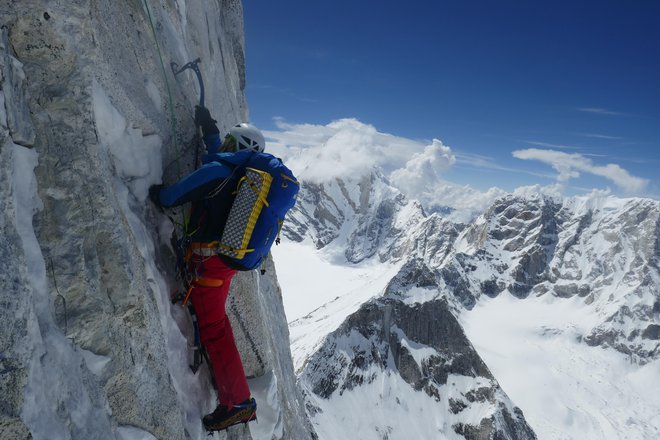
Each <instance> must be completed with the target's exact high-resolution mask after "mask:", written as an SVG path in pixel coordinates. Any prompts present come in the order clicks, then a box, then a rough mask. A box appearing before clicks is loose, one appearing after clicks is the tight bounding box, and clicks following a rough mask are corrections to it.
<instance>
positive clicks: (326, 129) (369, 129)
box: [264, 119, 505, 221]
mask: <svg viewBox="0 0 660 440" xmlns="http://www.w3.org/2000/svg"><path fill="white" fill-rule="evenodd" d="M275 122H276V125H277V127H278V129H279V130H278V131H264V135H265V136H266V139H267V144H268V151H270V152H272V153H273V154H274V155H276V156H279V157H281V158H282V159H283V160H285V162H286V163H287V165H288V166H289V167H291V169H292V170H293V171H294V173H295V174H296V176H298V178H300V179H301V180H303V181H308V182H315V183H323V182H326V181H329V180H331V179H334V178H337V177H340V178H351V177H360V176H362V175H364V174H366V173H371V171H372V170H373V168H374V167H378V168H379V169H380V170H381V171H382V172H383V173H384V174H385V176H386V177H387V178H388V179H389V180H390V182H391V184H392V185H393V186H395V187H396V188H398V189H399V190H400V191H401V192H402V193H403V194H405V195H406V196H407V197H408V198H411V199H417V200H419V201H420V202H421V203H422V204H423V206H424V207H425V208H426V209H427V210H431V211H432V210H435V209H441V208H446V207H451V208H454V209H456V210H457V212H456V213H455V214H454V216H453V217H454V219H455V220H459V221H467V220H468V218H469V217H470V216H471V215H473V214H474V213H477V212H480V211H481V210H483V209H485V208H486V207H487V206H488V205H489V204H490V203H492V202H493V201H494V200H495V198H497V197H499V196H501V195H503V194H505V192H504V191H503V190H501V189H497V188H493V189H491V190H489V191H487V192H480V191H478V190H476V189H474V188H471V187H469V186H465V185H457V184H454V183H451V182H448V181H446V180H445V179H444V178H443V175H444V174H446V173H447V171H449V170H450V169H451V168H452V167H453V166H454V164H455V163H456V156H455V154H454V152H453V151H452V149H451V148H450V147H448V146H446V145H444V144H443V143H442V142H441V141H440V140H438V139H433V140H432V141H431V143H430V144H429V143H427V142H422V141H416V140H412V139H407V138H403V137H399V136H394V135H391V134H387V133H381V132H379V131H378V130H376V128H375V127H374V126H372V125H369V124H364V123H362V122H360V121H358V120H356V119H339V120H336V121H333V122H331V123H329V124H327V125H313V124H290V123H287V122H285V121H284V120H283V119H276V120H275Z"/></svg>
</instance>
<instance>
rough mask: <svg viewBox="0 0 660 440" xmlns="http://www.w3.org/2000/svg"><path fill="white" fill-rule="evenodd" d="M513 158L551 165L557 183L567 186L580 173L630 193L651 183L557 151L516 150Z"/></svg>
mask: <svg viewBox="0 0 660 440" xmlns="http://www.w3.org/2000/svg"><path fill="white" fill-rule="evenodd" d="M512 154H513V157H516V158H518V159H522V160H538V161H540V162H543V163H546V164H548V165H550V166H551V167H552V168H553V169H554V170H555V171H557V173H559V174H558V175H557V181H558V182H559V183H560V184H565V183H566V182H568V181H569V180H571V179H575V178H578V177H580V173H589V174H593V175H596V176H600V177H604V178H605V179H608V180H610V181H612V182H613V183H614V184H615V185H617V186H618V187H619V188H621V189H622V190H624V191H626V192H629V193H636V192H641V191H643V190H644V188H646V186H647V185H648V183H649V181H648V180H647V179H642V178H640V177H635V176H633V175H631V174H630V173H629V172H628V171H626V170H625V169H623V168H621V167H620V166H619V165H616V164H611V163H610V164H607V165H596V164H594V163H593V161H592V160H591V159H589V158H588V157H585V156H583V155H582V154H578V153H565V152H563V151H556V150H542V149H538V148H529V149H526V150H516V151H514V152H513V153H512Z"/></svg>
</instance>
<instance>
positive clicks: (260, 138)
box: [229, 123, 266, 153]
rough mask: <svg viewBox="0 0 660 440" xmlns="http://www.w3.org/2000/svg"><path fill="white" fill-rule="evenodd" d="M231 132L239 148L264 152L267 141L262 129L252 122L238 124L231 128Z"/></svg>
mask: <svg viewBox="0 0 660 440" xmlns="http://www.w3.org/2000/svg"><path fill="white" fill-rule="evenodd" d="M229 134H230V135H231V136H232V137H233V138H234V139H236V143H237V144H238V150H239V151H240V150H252V151H257V152H259V153H263V151H264V147H265V146H266V141H265V140H264V135H263V134H261V131H259V129H258V128H257V127H255V126H254V125H252V124H246V123H242V124H238V125H234V126H233V127H232V128H230V129H229Z"/></svg>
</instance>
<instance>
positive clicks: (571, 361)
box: [460, 292, 660, 440]
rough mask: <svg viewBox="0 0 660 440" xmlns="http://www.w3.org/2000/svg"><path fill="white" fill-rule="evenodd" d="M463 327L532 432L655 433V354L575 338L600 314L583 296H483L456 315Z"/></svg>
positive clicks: (596, 439)
mask: <svg viewBox="0 0 660 440" xmlns="http://www.w3.org/2000/svg"><path fill="white" fill-rule="evenodd" d="M460 319H461V321H462V323H463V326H464V329H465V332H466V334H467V336H468V337H469V339H470V340H471V341H472V343H473V344H474V346H475V348H476V349H477V351H478V353H479V355H480V356H481V357H482V358H483V359H484V361H485V362H486V364H487V365H488V367H489V368H490V369H491V371H492V372H493V374H494V376H495V377H497V379H498V381H499V383H500V385H501V386H502V388H503V389H504V390H505V391H506V393H507V394H508V395H509V397H511V399H512V400H513V401H514V402H515V403H516V405H518V406H519V407H520V408H521V409H522V410H523V412H524V413H525V418H526V419H527V421H528V423H529V424H530V426H531V427H532V429H534V431H535V432H536V433H537V434H538V436H539V438H556V439H573V438H579V439H585V440H591V439H593V440H600V439H603V438H621V435H622V433H626V435H627V436H628V437H627V438H631V439H646V438H656V437H657V436H658V435H660V416H658V414H660V394H658V393H657V392H656V390H655V389H654V387H652V386H649V384H654V383H658V382H660V361H657V360H656V361H654V362H650V363H649V364H647V365H644V366H641V367H640V366H638V365H634V364H632V363H631V362H630V359H627V358H626V357H625V356H624V355H622V354H621V353H619V352H615V351H613V350H607V349H602V348H600V347H589V346H587V345H586V344H584V343H582V342H580V340H581V338H582V337H583V336H584V335H585V332H586V331H587V330H588V329H591V328H593V326H594V325H595V324H596V323H597V322H599V318H598V316H597V312H596V311H595V310H594V309H593V308H592V307H589V306H586V305H585V304H584V300H583V299H582V298H578V297H576V298H571V299H565V298H555V297H553V296H552V295H543V296H541V297H529V298H527V299H524V300H520V299H517V298H515V297H513V296H512V295H510V294H508V293H507V292H503V293H502V294H500V295H499V296H497V297H496V298H493V299H491V298H487V297H482V299H481V300H480V301H479V302H478V303H477V305H476V306H475V307H474V308H473V310H472V311H469V312H465V313H463V314H462V315H461V316H460Z"/></svg>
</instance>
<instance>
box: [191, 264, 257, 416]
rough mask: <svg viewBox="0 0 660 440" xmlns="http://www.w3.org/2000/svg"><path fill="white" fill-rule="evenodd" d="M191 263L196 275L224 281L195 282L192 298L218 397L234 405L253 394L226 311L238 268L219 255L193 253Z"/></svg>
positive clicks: (221, 402)
mask: <svg viewBox="0 0 660 440" xmlns="http://www.w3.org/2000/svg"><path fill="white" fill-rule="evenodd" d="M191 265H192V270H193V275H197V276H198V277H203V278H208V279H213V280H222V281H223V283H222V285H221V286H220V287H205V286H200V285H195V287H194V288H193V291H192V294H191V296H190V298H191V301H192V304H193V307H194V308H195V313H196V314H197V322H198V323H199V335H200V338H201V341H202V345H204V348H205V349H206V352H207V353H208V355H209V359H210V361H211V366H212V371H213V377H214V379H215V383H216V385H217V387H218V400H219V401H220V404H221V405H226V406H228V407H230V408H231V406H232V405H235V404H238V403H242V402H244V401H245V400H247V399H249V398H250V388H249V387H248V384H247V380H246V378H245V371H244V370H243V362H241V357H240V354H239V353H238V349H237V348H236V342H235V341H234V333H233V331H232V329H231V324H230V323H229V319H228V318H227V313H226V311H225V303H226V302H227V296H228V295H229V285H230V284H231V279H232V277H233V276H234V274H235V273H236V271H235V270H234V269H231V268H229V267H227V266H226V265H225V264H224V263H223V262H222V260H221V259H220V258H219V257H218V256H213V257H198V256H196V255H193V257H192V261H191Z"/></svg>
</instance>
